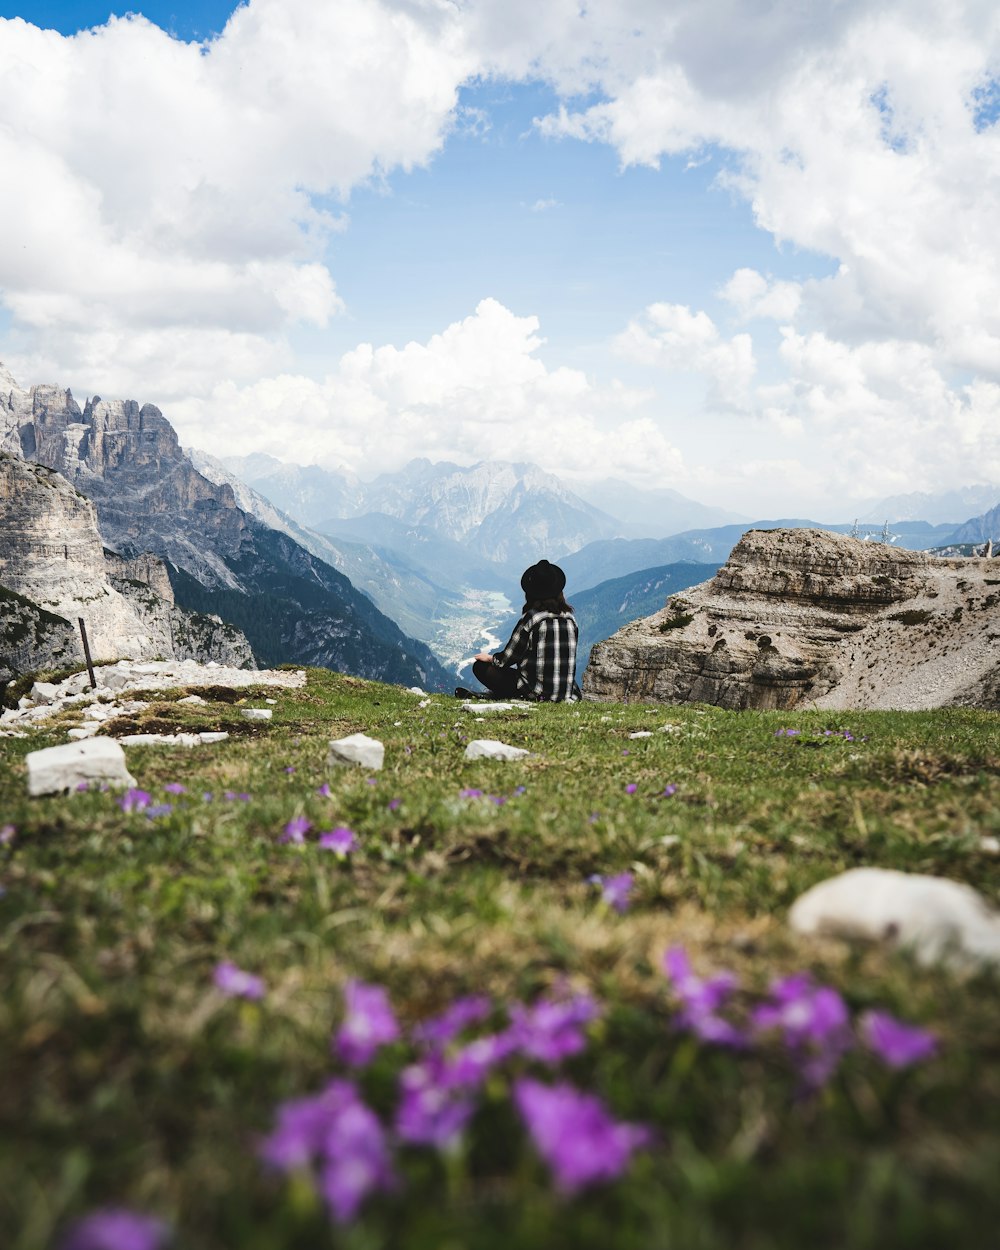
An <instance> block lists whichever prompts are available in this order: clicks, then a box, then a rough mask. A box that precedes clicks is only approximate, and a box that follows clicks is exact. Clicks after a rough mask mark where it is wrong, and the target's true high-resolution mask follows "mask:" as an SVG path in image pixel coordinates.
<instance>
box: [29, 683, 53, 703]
mask: <svg viewBox="0 0 1000 1250" xmlns="http://www.w3.org/2000/svg"><path fill="white" fill-rule="evenodd" d="M28 697H29V698H30V699H31V701H32V703H55V701H56V700H57V699H58V698H59V687H58V686H56V685H53V683H52V682H50V681H36V682H35V684H34V685H33V686H32V687H31V692H30V694H29V696H28Z"/></svg>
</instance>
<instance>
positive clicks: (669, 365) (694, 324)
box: [615, 303, 756, 408]
mask: <svg viewBox="0 0 1000 1250" xmlns="http://www.w3.org/2000/svg"><path fill="white" fill-rule="evenodd" d="M615 348H616V350H617V351H618V352H619V354H620V355H622V356H626V357H628V358H629V359H631V360H636V361H638V362H640V363H641V364H646V365H656V366H658V367H660V368H662V369H667V370H670V371H676V372H683V371H693V372H695V373H701V374H704V375H705V376H706V377H707V378H708V379H709V390H708V396H707V401H706V402H707V404H708V406H709V407H710V408H712V407H716V408H718V407H723V408H745V407H746V406H747V405H748V403H749V387H750V383H751V381H752V379H753V376H754V372H755V369H756V364H755V361H754V355H753V343H752V341H751V338H750V336H749V334H737V335H735V336H734V337H733V338H731V339H723V338H722V337H721V336H720V334H719V331H718V329H717V328H716V325H715V323H714V322H713V321H712V319H711V317H709V315H708V314H707V313H706V312H694V313H693V312H692V311H691V309H690V308H687V307H686V306H685V305H683V304H663V303H657V304H650V305H649V307H648V308H647V309H646V311H645V313H644V315H643V317H642V319H641V320H634V321H631V322H629V325H628V327H627V329H625V330H624V331H622V333H621V334H619V335H618V337H617V338H616V339H615Z"/></svg>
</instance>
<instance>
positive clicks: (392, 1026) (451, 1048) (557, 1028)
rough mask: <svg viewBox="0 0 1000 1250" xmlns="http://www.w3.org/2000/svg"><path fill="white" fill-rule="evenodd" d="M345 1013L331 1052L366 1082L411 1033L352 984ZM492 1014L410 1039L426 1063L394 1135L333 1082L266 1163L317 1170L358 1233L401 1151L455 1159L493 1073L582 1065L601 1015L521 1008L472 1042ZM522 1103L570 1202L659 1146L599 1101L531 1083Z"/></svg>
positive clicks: (282, 1130)
mask: <svg viewBox="0 0 1000 1250" xmlns="http://www.w3.org/2000/svg"><path fill="white" fill-rule="evenodd" d="M345 1007H346V1011H345V1016H344V1021H343V1023H342V1024H341V1026H340V1028H339V1029H338V1031H337V1033H336V1035H335V1037H334V1042H333V1048H334V1051H335V1053H336V1054H337V1055H338V1057H339V1058H340V1059H341V1060H342V1061H343V1062H344V1063H346V1064H348V1065H349V1066H350V1067H352V1068H354V1069H355V1070H356V1071H359V1070H360V1069H363V1068H364V1067H365V1066H366V1065H367V1064H369V1063H370V1062H371V1061H372V1059H373V1058H374V1057H375V1055H376V1054H377V1053H378V1051H379V1050H380V1049H381V1048H382V1047H383V1046H386V1045H388V1044H390V1043H393V1042H397V1041H400V1040H401V1030H400V1027H399V1024H398V1022H397V1020H396V1016H395V1013H394V1012H393V1009H392V1005H391V1003H390V1001H389V997H388V994H387V993H386V991H385V989H384V988H383V987H382V986H380V985H373V984H366V983H363V982H359V981H350V982H348V984H347V986H346V987H345ZM492 1012H493V1004H492V1002H491V1001H490V999H488V998H486V997H484V996H482V995H469V996H466V997H460V998H456V999H455V1000H454V1001H453V1002H452V1003H451V1004H450V1005H449V1006H448V1007H447V1008H446V1009H445V1010H444V1011H442V1012H441V1013H440V1014H438V1015H436V1016H432V1017H431V1018H429V1019H427V1020H424V1021H422V1022H420V1023H419V1024H417V1025H415V1026H414V1027H413V1028H412V1029H411V1030H410V1034H409V1038H408V1044H409V1046H410V1047H412V1048H414V1049H415V1052H416V1053H415V1055H413V1057H412V1059H411V1061H410V1062H407V1063H406V1064H405V1066H404V1067H403V1068H402V1069H401V1071H400V1072H399V1075H398V1079H397V1099H396V1106H395V1110H394V1112H393V1114H392V1117H391V1133H390V1132H389V1131H387V1130H386V1129H385V1128H383V1126H382V1123H381V1121H380V1120H379V1119H378V1117H377V1116H376V1115H375V1113H374V1112H373V1111H371V1109H370V1108H369V1107H368V1106H367V1105H366V1104H365V1103H364V1102H363V1100H362V1096H361V1093H360V1091H359V1087H358V1085H357V1083H356V1081H353V1080H334V1081H332V1082H331V1083H330V1084H329V1085H328V1086H327V1087H326V1088H325V1089H324V1090H322V1091H321V1092H320V1093H319V1094H317V1095H315V1096H314V1097H311V1098H302V1099H296V1100H294V1101H292V1102H288V1103H285V1104H283V1105H282V1106H281V1107H279V1109H278V1113H277V1120H276V1124H275V1126H274V1128H273V1130H272V1131H271V1133H270V1134H269V1135H268V1136H267V1137H266V1139H265V1140H264V1142H263V1143H262V1146H261V1155H262V1157H263V1158H264V1160H265V1161H266V1162H267V1163H269V1164H270V1165H272V1166H274V1167H276V1168H279V1169H281V1170H283V1171H286V1172H294V1171H300V1170H302V1169H309V1170H311V1172H312V1175H313V1179H314V1183H315V1184H316V1187H317V1189H318V1190H319V1191H320V1192H321V1193H322V1194H323V1195H324V1197H325V1198H326V1201H327V1203H328V1205H329V1207H330V1210H331V1212H332V1214H333V1217H334V1219H336V1220H337V1221H338V1222H345V1221H348V1220H350V1219H352V1218H353V1217H354V1215H355V1214H356V1213H357V1211H358V1209H359V1208H360V1205H361V1203H362V1202H363V1201H364V1200H365V1198H366V1197H367V1196H368V1195H369V1194H373V1193H375V1192H377V1191H380V1190H387V1189H390V1188H392V1187H393V1185H394V1184H395V1172H394V1169H393V1167H392V1161H391V1147H392V1145H394V1144H395V1145H400V1146H424V1147H431V1148H433V1149H436V1150H440V1151H445V1152H448V1151H451V1150H454V1149H455V1148H456V1147H457V1146H458V1145H459V1143H460V1142H461V1138H462V1134H463V1133H464V1132H465V1130H466V1128H467V1126H468V1124H469V1121H470V1120H471V1118H472V1117H473V1115H474V1114H475V1112H476V1110H477V1108H478V1106H479V1103H480V1101H481V1097H482V1091H483V1087H484V1085H485V1083H486V1081H487V1079H488V1078H489V1076H490V1074H491V1073H493V1072H494V1071H496V1070H497V1068H498V1067H499V1066H500V1065H502V1064H504V1063H507V1062H510V1061H513V1060H520V1061H521V1063H522V1064H523V1063H525V1062H533V1063H540V1064H544V1065H547V1066H555V1065H558V1064H559V1063H561V1062H562V1060H563V1059H565V1058H567V1057H569V1056H571V1055H575V1054H578V1053H579V1052H580V1051H581V1050H582V1049H583V1048H584V1047H585V1045H586V1036H585V1032H584V1029H585V1026H586V1025H587V1024H588V1023H589V1022H590V1021H592V1020H594V1019H595V1018H596V1017H597V1015H598V1014H599V1008H598V1005H597V1003H596V1002H595V1001H594V1000H593V999H592V998H591V997H590V996H589V995H587V994H575V995H567V994H557V995H554V996H552V997H545V998H541V999H539V1000H538V1001H537V1002H535V1003H534V1004H532V1005H530V1006H529V1005H526V1004H524V1003H514V1004H512V1005H511V1007H510V1009H509V1022H508V1025H507V1027H506V1028H504V1029H502V1030H501V1031H500V1032H486V1033H482V1034H481V1035H479V1036H474V1037H471V1038H469V1037H468V1032H469V1030H472V1029H474V1028H476V1027H477V1026H484V1025H485V1024H486V1022H487V1020H488V1017H489V1016H490V1015H491V1014H492ZM514 1103H515V1106H516V1107H517V1109H518V1111H519V1113H520V1115H521V1118H522V1120H523V1122H524V1124H525V1126H526V1128H527V1131H528V1134H529V1136H530V1138H531V1139H532V1141H533V1142H534V1144H535V1147H536V1149H537V1150H538V1153H539V1154H540V1155H541V1156H542V1158H543V1160H544V1161H545V1162H546V1163H547V1164H548V1166H549V1167H550V1169H551V1171H552V1174H553V1177H554V1179H555V1183H556V1185H557V1187H558V1188H559V1189H560V1191H562V1192H564V1193H567V1194H571V1193H575V1192H576V1191H577V1190H579V1189H581V1188H583V1187H584V1186H586V1185H590V1184H595V1183H597V1182H600V1181H609V1180H613V1179H614V1178H615V1177H617V1176H619V1175H621V1173H622V1172H623V1171H624V1170H625V1169H626V1168H627V1166H628V1164H629V1161H630V1159H631V1156H632V1154H633V1152H634V1151H635V1150H636V1149H637V1148H638V1147H639V1146H641V1145H645V1144H646V1143H647V1141H648V1140H649V1136H650V1135H649V1133H648V1131H647V1130H646V1129H644V1128H640V1127H639V1126H636V1125H628V1124H619V1123H617V1122H616V1121H615V1120H614V1119H613V1118H612V1117H611V1115H610V1114H609V1112H608V1111H607V1110H606V1109H605V1108H604V1106H603V1105H602V1104H601V1102H600V1100H599V1099H598V1098H596V1097H595V1096H594V1095H592V1094H585V1093H581V1092H580V1091H578V1090H576V1089H574V1088H573V1087H572V1086H570V1085H568V1084H565V1083H563V1084H557V1085H553V1086H551V1087H550V1086H548V1085H545V1084H542V1083H541V1082H539V1081H537V1080H533V1079H529V1078H527V1077H525V1076H523V1074H522V1075H521V1076H520V1077H519V1078H518V1079H517V1081H516V1083H515V1086H514Z"/></svg>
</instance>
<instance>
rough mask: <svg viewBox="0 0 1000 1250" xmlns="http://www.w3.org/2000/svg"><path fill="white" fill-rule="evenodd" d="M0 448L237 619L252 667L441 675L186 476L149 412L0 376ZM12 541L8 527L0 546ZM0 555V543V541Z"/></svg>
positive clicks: (312, 559) (217, 488) (118, 550)
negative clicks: (56, 480) (47, 475)
mask: <svg viewBox="0 0 1000 1250" xmlns="http://www.w3.org/2000/svg"><path fill="white" fill-rule="evenodd" d="M0 450H4V451H6V452H8V454H10V455H11V456H13V457H19V458H21V459H23V460H24V461H26V462H31V463H35V464H38V465H42V466H45V467H47V468H48V469H50V470H54V471H55V472H56V473H57V474H59V475H60V476H61V477H62V478H64V479H65V480H66V481H67V482H68V483H69V484H70V485H71V486H72V487H73V488H75V490H76V491H77V492H79V493H80V494H81V495H83V496H85V497H86V498H87V499H89V500H90V501H91V502H92V504H93V506H94V508H95V509H96V517H97V522H98V524H99V527H100V533H101V536H102V538H103V541H104V544H105V546H107V547H108V548H110V550H111V551H112V552H113V553H115V554H116V555H117V556H118V557H120V558H122V559H124V560H126V561H129V560H131V561H133V562H134V561H135V560H136V558H137V557H140V556H142V555H144V554H146V553H151V554H152V555H154V556H156V557H159V558H160V559H161V560H163V561H165V562H166V565H167V571H168V574H169V580H170V585H171V589H172V593H173V596H174V598H175V600H176V603H177V604H178V605H179V606H180V607H181V608H186V609H189V610H192V611H195V612H198V613H202V614H212V615H215V616H217V617H220V618H222V620H224V621H227V622H229V623H230V624H231V625H235V626H237V627H238V628H239V629H241V630H242V631H243V633H244V634H245V635H246V638H247V639H249V642H250V644H251V646H252V647H253V653H254V655H255V656H256V658H257V660H258V661H260V662H262V663H265V664H273V663H279V662H291V663H301V664H314V665H319V666H323V667H330V668H336V669H340V670H343V671H346V672H353V673H356V674H357V675H359V676H363V677H375V678H380V679H382V680H386V681H395V682H401V683H403V684H406V685H409V684H417V685H421V686H426V687H428V688H433V689H445V688H447V687H448V686H449V685H450V684H451V677H450V675H449V674H448V673H446V672H445V670H444V669H443V668H442V666H441V665H440V664H439V662H438V661H437V660H436V658H435V657H434V655H433V654H432V653H431V651H430V650H429V649H428V648H427V647H426V645H425V644H423V643H421V642H419V641H417V640H415V639H412V638H409V637H407V636H406V635H405V634H404V633H403V632H402V630H400V628H399V627H398V625H397V624H396V623H395V622H394V621H393V620H390V619H389V618H388V617H386V616H385V615H384V614H383V613H381V612H380V611H379V610H378V609H377V608H376V606H375V605H374V603H373V602H372V601H371V599H370V598H368V596H366V595H364V594H362V593H360V592H359V591H358V590H356V589H355V587H354V586H353V585H352V584H351V582H350V581H349V580H348V578H347V577H345V576H344V575H343V574H342V573H340V572H338V571H337V570H336V569H334V568H333V567H332V566H331V565H330V564H328V563H326V562H325V561H324V560H322V559H320V558H317V557H316V556H315V555H314V554H312V552H310V551H308V550H306V549H305V548H304V547H303V546H301V545H300V544H299V543H298V542H297V541H296V540H295V539H294V537H292V536H290V535H289V534H288V533H285V532H281V531H279V530H275V529H273V528H271V527H270V526H269V525H267V524H265V523H264V522H262V521H261V520H259V519H258V518H257V517H255V516H254V515H253V514H252V513H249V512H247V511H245V510H244V509H242V508H240V507H239V506H238V504H237V502H236V499H235V496H234V494H233V490H232V488H231V487H230V486H228V485H226V484H223V485H218V484H216V483H214V482H211V481H209V480H208V478H206V477H205V476H204V475H203V474H201V473H199V472H198V471H197V469H196V468H195V467H194V465H193V464H192V463H191V460H190V459H189V457H188V456H187V455H185V454H184V452H183V451H182V450H181V448H180V445H179V443H178V441H177V436H176V433H175V432H174V430H173V427H172V426H171V425H170V423H169V422H168V421H167V420H166V418H165V417H164V416H163V414H162V413H161V412H160V411H159V409H158V408H156V407H154V406H153V405H151V404H146V405H143V406H142V407H140V406H139V404H137V403H136V402H134V401H132V400H125V401H123V400H114V401H105V400H103V399H101V398H100V397H99V396H94V397H92V398H90V399H88V400H87V402H86V404H85V405H84V407H83V408H81V407H80V406H79V404H77V402H76V401H75V400H74V398H73V396H72V393H71V392H70V391H68V390H63V389H61V388H59V387H55V386H35V387H32V388H31V390H30V391H25V390H22V389H21V388H20V387H18V386H17V384H16V382H15V381H14V379H13V378H12V377H11V376H10V374H9V373H8V372H7V371H4V372H3V374H2V375H0ZM11 541H16V533H14V532H13V530H12V529H11V532H10V533H8V526H7V525H5V526H4V535H3V538H2V539H0V543H6V542H11ZM0 552H2V547H0Z"/></svg>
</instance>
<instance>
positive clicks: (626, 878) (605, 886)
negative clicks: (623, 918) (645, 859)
mask: <svg viewBox="0 0 1000 1250" xmlns="http://www.w3.org/2000/svg"><path fill="white" fill-rule="evenodd" d="M587 881H588V883H589V884H590V885H599V886H600V887H601V902H603V903H607V905H608V906H609V907H613V908H614V909H615V911H618V912H622V911H627V910H628V905H629V895H630V894H631V893H632V886H633V885H634V884H635V877H634V876H633V875H632V873H630V872H620V873H618V874H617V875H616V876H614V877H602V876H601V874H600V873H599V872H595V873H593V874H592V875H591V876H589V877H588V878H587Z"/></svg>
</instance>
